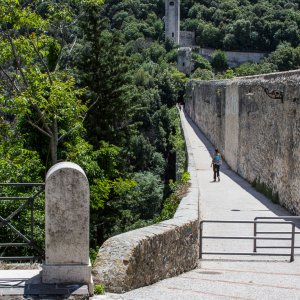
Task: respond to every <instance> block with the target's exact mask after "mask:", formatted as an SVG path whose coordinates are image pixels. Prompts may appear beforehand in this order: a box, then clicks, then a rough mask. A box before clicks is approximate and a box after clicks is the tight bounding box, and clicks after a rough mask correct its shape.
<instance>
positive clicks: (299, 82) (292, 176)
mask: <svg viewBox="0 0 300 300" xmlns="http://www.w3.org/2000/svg"><path fill="white" fill-rule="evenodd" d="M185 107H186V111H187V112H188V114H189V115H190V116H191V118H192V119H193V120H194V122H195V123H196V124H197V125H198V127H199V128H200V129H201V130H202V131H203V132H204V134H205V135H206V136H207V137H208V139H210V141H211V142H212V143H213V144H214V145H215V146H217V147H219V148H220V150H221V153H222V155H223V156H224V158H225V160H226V161H227V163H228V164H229V165H230V167H231V168H232V169H233V170H234V171H236V172H237V173H238V174H240V175H241V176H242V177H244V178H245V179H247V180H248V181H249V182H253V183H254V184H256V185H257V186H258V187H259V188H260V189H261V190H264V192H266V193H267V194H269V195H271V196H272V198H273V200H278V201H279V202H280V204H281V205H283V206H285V207H286V208H287V209H289V210H290V211H291V212H292V213H295V214H297V215H299V214H300V198H299V195H300V176H299V169H300V70H296V71H290V72H282V73H273V74H266V75H260V76H251V77H250V76H249V77H242V78H236V79H232V80H222V81H197V80H192V81H190V82H189V83H188V86H187V97H186V104H185Z"/></svg>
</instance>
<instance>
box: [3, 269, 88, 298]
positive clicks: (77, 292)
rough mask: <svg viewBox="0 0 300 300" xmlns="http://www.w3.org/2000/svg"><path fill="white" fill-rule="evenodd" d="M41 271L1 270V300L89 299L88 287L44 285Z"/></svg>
mask: <svg viewBox="0 0 300 300" xmlns="http://www.w3.org/2000/svg"><path fill="white" fill-rule="evenodd" d="M40 272H41V270H0V299H5V300H6V299H24V298H26V299H88V298H89V296H88V295H89V292H88V286H87V285H72V284H43V283H42V281H41V274H40Z"/></svg>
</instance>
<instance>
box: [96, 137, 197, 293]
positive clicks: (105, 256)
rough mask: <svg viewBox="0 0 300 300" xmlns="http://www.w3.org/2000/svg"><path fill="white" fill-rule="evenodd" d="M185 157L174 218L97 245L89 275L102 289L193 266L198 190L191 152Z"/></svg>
mask: <svg viewBox="0 0 300 300" xmlns="http://www.w3.org/2000/svg"><path fill="white" fill-rule="evenodd" d="M187 143H188V141H187ZM189 148H190V149H191V147H188V149H189ZM188 157H189V165H188V171H189V172H190V174H191V186H190V188H189V191H188V194H187V196H186V197H184V198H183V199H182V201H181V203H180V205H179V207H178V209H177V211H176V214H175V216H174V218H173V219H171V220H168V221H164V222H161V223H159V224H156V225H152V226H148V227H145V228H141V229H137V230H133V231H130V232H127V233H124V234H120V235H117V236H114V237H112V238H110V239H108V240H107V241H106V242H105V243H104V244H103V246H102V247H101V248H100V250H99V253H98V256H97V259H96V262H95V265H94V269H93V278H94V281H95V283H98V282H99V283H102V284H104V285H105V289H106V291H109V292H115V293H123V292H126V291H129V290H132V289H136V288H139V287H142V286H145V285H150V284H153V283H155V282H157V281H159V280H162V279H165V278H168V277H172V276H176V275H178V274H181V273H183V272H187V271H189V270H192V269H194V268H196V267H197V263H198V258H199V235H198V233H199V199H198V194H199V192H198V186H197V179H196V178H195V176H196V172H195V166H194V160H193V157H192V153H188Z"/></svg>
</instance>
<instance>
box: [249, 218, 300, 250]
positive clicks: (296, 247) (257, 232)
mask: <svg viewBox="0 0 300 300" xmlns="http://www.w3.org/2000/svg"><path fill="white" fill-rule="evenodd" d="M257 220H299V221H300V216H280V217H256V218H254V221H257ZM257 224H258V223H257V222H255V223H254V236H255V237H256V236H257V234H275V233H274V232H273V231H257ZM280 234H283V235H284V234H291V233H290V232H285V231H281V232H280ZM297 234H300V232H296V231H295V235H297ZM256 241H257V240H256V239H255V240H254V242H253V252H256V251H257V249H267V248H271V247H270V246H257V242H256ZM276 248H278V249H288V248H289V247H287V246H278V247H276ZM293 248H294V249H300V246H295V245H293Z"/></svg>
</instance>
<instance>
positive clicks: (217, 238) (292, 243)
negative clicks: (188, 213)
mask: <svg viewBox="0 0 300 300" xmlns="http://www.w3.org/2000/svg"><path fill="white" fill-rule="evenodd" d="M205 223H220V224H252V225H254V228H256V226H257V224H284V225H290V226H291V231H289V232H288V233H289V234H290V235H291V236H290V237H258V236H257V233H258V232H257V231H256V235H255V234H253V236H206V235H204V233H203V231H204V228H203V227H204V224H205ZM260 233H261V232H260ZM272 233H273V234H281V233H282V232H276V231H274V232H272ZM295 233H296V232H295V223H293V222H289V221H259V220H254V221H228V220H203V221H201V222H200V245H199V258H202V256H203V254H207V255H260V256H289V257H290V262H292V261H294V249H295ZM204 239H214V240H224V239H227V240H253V241H255V242H256V241H257V240H272V241H290V246H288V247H285V248H288V249H290V253H266V252H263V253H257V252H255V251H253V252H207V251H206V252H204V251H203V240H204ZM256 248H258V247H257V246H256ZM266 248H267V247H266ZM271 248H273V249H276V248H281V247H276V246H274V247H273V246H271Z"/></svg>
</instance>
